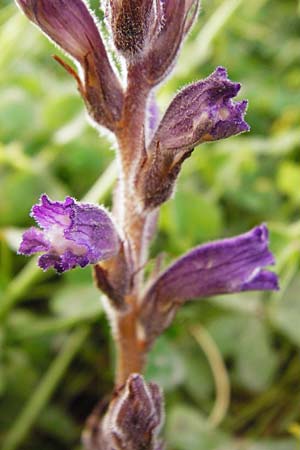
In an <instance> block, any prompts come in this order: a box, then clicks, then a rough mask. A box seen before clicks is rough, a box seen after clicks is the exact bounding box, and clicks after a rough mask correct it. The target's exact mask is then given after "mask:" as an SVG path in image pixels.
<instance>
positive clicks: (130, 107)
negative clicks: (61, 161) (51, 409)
mask: <svg viewBox="0 0 300 450" xmlns="http://www.w3.org/2000/svg"><path fill="white" fill-rule="evenodd" d="M17 3H18V5H19V7H20V8H21V9H22V10H23V12H24V13H25V14H26V15H27V17H28V18H29V19H30V20H31V21H32V22H33V23H34V24H36V25H37V26H38V27H39V28H40V29H41V30H42V31H43V32H44V33H45V34H46V35H47V36H48V37H49V38H50V39H51V40H52V41H54V42H55V43H56V44H57V45H58V46H59V47H61V48H62V49H63V50H64V51H65V52H66V53H67V54H68V55H69V56H71V57H72V58H73V59H74V60H75V62H76V65H77V67H78V72H76V71H75V70H74V69H73V68H72V67H71V66H69V65H68V64H67V63H66V62H65V61H63V60H61V59H60V58H59V57H55V58H56V60H57V61H58V62H59V63H60V64H62V66H63V67H64V68H65V69H66V70H67V71H68V72H69V73H70V75H72V76H73V77H74V78H75V80H76V82H77V85H78V90H79V93H80V94H81V96H82V98H83V100H84V103H85V105H86V108H87V111H88V114H89V116H90V118H91V119H92V121H93V122H94V123H95V124H96V125H97V126H100V127H101V128H102V129H106V130H108V131H109V132H110V133H111V134H113V135H114V136H115V139H116V142H117V149H116V157H117V160H118V163H119V177H118V182H117V186H116V188H115V193H114V197H113V208H112V212H109V211H108V210H106V209H105V208H104V207H102V206H98V205H96V204H85V203H80V202H77V201H76V200H75V199H73V198H71V197H67V198H66V199H65V200H64V201H54V200H52V199H50V198H49V197H48V196H47V195H46V194H43V195H42V196H41V198H40V202H39V203H38V204H37V205H34V206H33V208H32V211H31V216H32V217H33V219H34V220H35V221H36V223H37V225H38V227H32V228H30V229H29V230H27V231H26V232H25V233H24V235H23V239H22V243H21V246H20V249H19V252H20V253H21V254H24V255H31V254H34V253H41V256H40V257H39V260H38V264H39V266H40V267H41V269H43V270H48V269H50V268H54V269H55V270H56V271H57V272H59V273H62V272H65V271H67V270H70V269H73V268H74V267H76V266H81V267H84V266H86V265H88V264H92V265H93V271H94V278H95V281H96V284H97V286H98V288H99V289H100V290H101V291H102V293H103V294H104V295H103V296H102V298H103V301H104V303H105V309H106V311H107V316H108V319H109V321H110V322H111V325H112V327H111V329H112V332H113V337H114V340H115V344H116V349H117V364H116V374H115V390H114V392H113V394H112V396H111V399H110V402H109V403H107V404H105V405H104V406H103V407H102V408H101V410H100V411H98V412H97V414H93V415H92V416H91V417H90V419H89V420H88V423H87V427H86V430H85V432H84V433H83V443H84V446H85V448H86V449H89V450H121V449H122V450H124V449H126V450H142V449H144V450H145V449H147V450H160V449H163V448H164V445H163V443H162V442H161V440H160V439H159V437H158V434H159V431H160V429H161V426H162V422H163V398H162V393H161V391H160V389H159V387H158V386H157V385H156V384H153V383H147V382H146V381H145V380H144V379H143V377H142V375H141V373H142V372H143V368H144V365H145V362H146V355H147V353H148V352H149V351H150V350H151V346H152V345H153V343H154V342H155V340H156V339H157V338H158V337H159V336H160V335H161V334H162V332H163V331H164V330H165V329H166V328H167V327H168V326H169V325H170V324H171V322H172V320H173V318H174V316H175V314H176V311H177V310H178V308H180V307H181V306H182V305H184V303H185V302H187V301H188V300H192V299H201V298H203V297H209V296H213V295H215V294H226V293H232V292H242V291H251V290H276V289H278V281H277V277H276V275H275V274H274V273H273V272H271V271H269V270H267V269H266V267H267V266H269V265H272V264H274V258H273V256H272V254H271V253H270V251H269V249H268V230H267V227H266V226H265V225H260V226H257V227H256V228H254V229H252V230H250V231H248V232H247V233H245V234H242V235H240V236H237V237H233V238H229V239H224V240H221V241H216V242H212V243H208V244H206V245H201V246H199V247H196V248H194V249H192V250H190V251H189V252H187V253H186V254H185V255H183V256H182V257H181V258H179V259H178V260H177V261H175V262H174V263H173V264H172V265H171V266H170V267H168V268H167V269H166V270H164V271H162V272H161V273H158V274H157V273H153V274H152V275H151V276H150V277H148V279H146V277H145V274H144V267H145V264H146V262H147V260H148V250H149V245H150V242H151V240H152V238H153V236H154V234H155V231H156V226H157V219H158V214H159V208H160V206H161V205H162V204H163V203H164V202H166V201H167V200H168V199H169V198H170V197H171V196H172V194H173V192H174V186H175V183H176V179H177V176H178V175H179V172H180V168H181V165H182V163H183V162H184V160H185V159H186V158H188V157H189V156H190V155H191V153H192V152H193V150H194V148H195V147H196V146H198V145H199V144H203V143H206V142H210V141H216V140H218V139H223V138H228V137H230V136H233V135H237V134H239V133H242V132H245V131H249V126H248V125H247V123H246V122H245V120H244V114H245V111H246V108H247V101H241V102H235V101H233V98H234V97H235V96H236V95H237V93H238V92H239V90H240V84H239V83H235V82H232V81H230V80H229V79H228V77H227V72H226V69H224V68H223V67H218V68H217V69H216V70H215V71H214V72H213V73H212V74H211V75H210V76H209V77H208V78H206V79H205V80H201V81H198V82H196V83H193V84H191V85H189V86H187V87H185V88H184V89H183V90H182V91H181V92H179V93H178V94H177V95H176V96H175V98H174V99H173V101H172V102H171V104H170V105H169V107H168V108H167V111H166V112H165V114H164V116H163V117H162V118H160V116H159V111H158V107H157V104H156V101H155V88H156V87H157V86H158V84H160V83H162V82H163V81H164V80H165V78H166V77H167V76H168V75H169V73H170V72H171V70H172V69H173V67H174V65H175V61H176V58H177V55H178V52H179V50H180V47H181V44H182V43H183V41H184V39H185V37H186V35H187V33H188V32H189V30H190V28H191V26H192V25H193V22H194V21H195V19H196V17H197V13H198V10H199V1H198V0H107V1H106V3H105V5H103V6H104V7H105V11H106V21H107V26H108V30H109V32H110V34H111V37H112V39H113V44H114V50H115V51H116V52H117V53H118V55H119V57H120V58H121V59H123V61H124V62H125V65H126V76H125V77H124V79H121V76H120V75H119V73H118V72H117V70H116V67H115V65H114V63H113V61H112V59H111V57H110V54H109V52H108V50H107V48H106V45H105V42H104V38H103V36H102V35H101V33H100V30H99V27H98V25H97V22H96V20H95V18H94V16H93V14H92V13H91V11H90V10H89V8H88V6H87V4H86V3H85V2H84V1H83V0H17ZM199 213H200V212H199Z"/></svg>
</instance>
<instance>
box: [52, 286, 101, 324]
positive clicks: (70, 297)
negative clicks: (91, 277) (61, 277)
mask: <svg viewBox="0 0 300 450" xmlns="http://www.w3.org/2000/svg"><path fill="white" fill-rule="evenodd" d="M51 309H52V311H53V313H55V314H56V315H58V316H61V317H66V318H85V317H87V318H88V317H94V316H97V315H99V314H101V312H102V306H101V301H100V295H99V291H97V289H96V288H95V287H93V286H92V285H89V284H87V285H85V284H82V285H80V284H79V285H76V286H64V287H63V288H61V289H60V290H58V291H57V292H56V293H55V295H54V297H53V298H52V300H51Z"/></svg>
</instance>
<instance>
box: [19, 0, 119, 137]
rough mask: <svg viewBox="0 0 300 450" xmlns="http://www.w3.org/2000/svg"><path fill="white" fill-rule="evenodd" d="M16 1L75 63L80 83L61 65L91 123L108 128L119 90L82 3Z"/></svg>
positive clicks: (116, 109) (116, 116)
mask: <svg viewBox="0 0 300 450" xmlns="http://www.w3.org/2000/svg"><path fill="white" fill-rule="evenodd" d="M16 1H17V3H18V5H19V6H20V8H21V9H22V10H23V11H24V13H25V14H26V15H27V17H28V18H29V19H30V20H31V21H32V22H34V23H35V24H36V25H37V26H38V27H39V28H40V29H41V30H42V31H43V32H44V33H45V34H46V35H47V36H48V37H49V38H50V39H51V40H53V41H54V42H55V43H56V44H58V45H59V46H60V47H61V48H62V49H63V50H64V51H65V52H67V53H68V54H69V55H71V56H72V57H73V58H75V59H76V61H78V62H79V64H80V65H81V67H82V69H83V72H84V80H79V78H78V77H77V76H76V74H75V71H73V69H71V68H70V67H68V66H67V64H65V63H62V64H63V66H64V67H65V68H66V69H67V70H68V71H69V72H70V73H71V74H73V75H74V76H75V77H76V79H77V81H78V82H79V88H80V92H81V94H82V96H83V98H84V100H85V102H86V104H87V108H88V110H89V112H90V114H91V116H92V117H93V118H94V120H95V121H96V122H97V123H99V124H100V125H104V126H106V127H107V128H109V129H112V128H113V122H114V121H116V120H118V119H119V117H120V114H121V109H122V101H123V94H122V88H121V85H120V83H119V80H118V78H117V76H116V75H115V73H114V71H113V68H112V66H111V64H110V61H109V58H108V55H107V52H106V50H105V47H104V44H103V42H102V39H101V36H100V32H99V30H98V27H97V25H96V22H95V20H94V19H93V17H92V15H91V13H90V12H89V10H88V8H87V6H86V4H85V3H84V2H83V1H82V0H72V1H68V0H16ZM58 61H60V59H59V58H58ZM60 62H61V61H60Z"/></svg>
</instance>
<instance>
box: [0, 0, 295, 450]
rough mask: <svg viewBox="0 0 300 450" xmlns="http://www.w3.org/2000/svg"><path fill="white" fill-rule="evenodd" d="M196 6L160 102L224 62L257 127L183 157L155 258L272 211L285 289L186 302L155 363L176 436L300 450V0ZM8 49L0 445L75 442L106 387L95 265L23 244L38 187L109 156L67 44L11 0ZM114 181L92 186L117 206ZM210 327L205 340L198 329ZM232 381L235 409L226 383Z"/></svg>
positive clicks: (3, 101) (196, 449) (6, 8)
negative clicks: (63, 269)
mask: <svg viewBox="0 0 300 450" xmlns="http://www.w3.org/2000/svg"><path fill="white" fill-rule="evenodd" d="M91 3H92V6H94V7H95V6H96V5H97V3H98V2H97V1H95V2H91ZM202 4H203V6H202V13H201V16H200V18H199V20H198V22H197V24H196V26H195V28H194V29H193V31H192V33H191V35H190V37H189V40H188V42H187V43H186V45H185V47H184V49H183V52H182V55H181V57H180V60H179V64H178V67H177V70H176V71H175V73H174V75H173V77H172V78H171V79H170V80H169V81H168V82H167V84H166V85H165V86H164V87H162V88H161V90H160V91H159V93H158V99H159V103H160V106H161V108H162V110H163V109H164V108H165V107H166V106H167V104H168V102H169V101H170V99H171V98H172V96H173V95H174V93H175V92H176V90H177V89H179V88H180V87H182V86H183V85H184V84H185V83H188V82H191V81H193V80H196V79H199V78H202V77H205V76H207V75H208V74H209V73H210V72H211V71H213V69H214V68H215V67H216V66H217V65H224V66H226V67H228V69H229V75H230V77H231V79H233V80H238V81H241V83H242V84H243V89H242V93H241V97H246V98H248V99H249V111H248V115H247V119H248V121H249V123H250V124H251V127H252V131H251V133H250V134H248V135H246V136H241V137H236V138H231V139H229V140H227V141H224V142H219V143H215V144H210V145H205V146H202V147H200V148H199V149H197V150H196V151H195V152H194V154H193V156H192V158H191V159H190V160H188V161H187V162H186V163H185V167H184V170H183V173H182V175H181V177H180V182H179V184H178V187H177V194H176V196H175V197H174V199H173V200H172V201H170V202H169V203H168V204H167V205H165V206H164V207H163V209H162V214H161V219H160V230H159V236H158V238H157V239H156V241H155V242H154V244H153V249H152V256H154V255H156V254H157V253H159V252H165V254H166V260H171V259H172V258H174V256H176V255H179V254H180V253H182V252H184V251H186V250H187V249H188V248H190V247H192V246H193V245H196V244H199V243H201V242H204V241H206V240H210V239H215V238H220V237H223V236H229V235H233V234H235V233H239V232H243V231H246V230H247V229H249V228H250V227H252V226H253V225H255V224H258V223H260V222H262V221H267V222H268V224H269V226H270V229H271V246H272V249H273V251H274V252H275V254H276V256H277V266H276V270H278V272H279V273H280V277H281V287H282V288H281V291H280V293H278V294H277V293H276V294H256V293H250V294H246V295H238V296H234V295H233V296H228V297H227V298H224V297H223V298H215V299H210V300H209V301H202V302H201V303H197V302H194V303H190V304H189V305H187V306H186V307H185V308H184V309H183V310H182V311H181V312H180V314H178V316H177V318H176V321H175V324H174V325H173V326H172V327H171V328H170V329H169V330H168V332H167V333H166V335H165V336H164V337H162V338H161V339H160V340H159V341H158V342H157V345H156V346H155V348H154V350H153V353H152V355H151V356H150V358H149V364H148V368H147V376H148V377H149V379H153V380H156V381H158V382H159V383H160V384H161V385H162V386H163V387H164V388H165V391H166V408H167V424H166V427H165V435H166V437H167V439H168V442H169V447H168V448H169V449H170V450H229V449H230V450H296V449H297V448H300V431H299V430H300V426H299V423H300V407H299V405H300V389H299V380H300V376H299V375H300V358H299V352H300V326H299V324H300V295H299V292H300V275H299V250H300V222H299V211H300V191H299V186H300V125H299V124H300V3H299V2H297V1H296V0H252V1H251V2H248V1H243V0H210V1H209V0H203V2H202ZM100 19H101V17H100ZM0 48H1V52H0V192H1V201H0V227H1V228H0V238H1V240H0V258H1V268H0V294H1V296H2V297H1V301H0V319H1V329H0V348H1V353H0V396H1V397H0V402H1V403H0V404H1V407H0V440H1V441H2V442H3V443H2V448H3V450H14V449H16V448H20V449H22V450H29V449H30V450H40V449H41V448H42V449H43V450H53V449H56V450H67V449H68V450H70V449H72V450H79V448H80V445H79V439H80V431H81V429H82V427H83V424H84V421H85V419H86V417H87V416H88V414H89V413H90V412H91V410H92V408H93V407H94V406H95V404H96V402H97V401H98V400H99V399H101V398H102V397H104V396H105V395H106V394H107V393H108V392H109V391H110V390H111V388H112V361H113V357H112V353H113V351H112V346H111V341H110V337H109V329H108V325H107V322H106V320H105V317H104V315H103V314H102V309H101V307H100V304H99V302H98V297H99V294H98V293H97V291H96V289H95V288H93V286H92V283H91V273H90V269H85V270H74V271H72V272H71V273H68V274H66V275H64V276H63V277H58V276H55V275H54V274H53V273H50V274H46V275H45V274H43V273H41V272H39V271H37V270H36V269H35V263H34V261H33V262H29V261H28V260H26V258H23V257H20V256H16V253H15V248H16V246H17V242H18V240H19V237H20V233H21V231H22V228H25V227H26V226H28V225H30V224H31V223H32V221H31V219H30V218H29V216H28V212H29V210H30V207H31V205H32V204H33V203H34V202H36V201H37V199H38V197H39V195H40V194H41V193H42V192H47V193H48V194H49V195H50V196H52V197H55V198H57V199H62V198H63V197H64V195H65V194H66V193H67V194H70V195H73V196H75V197H76V198H82V197H83V196H84V195H85V194H86V192H87V191H89V189H90V188H91V187H92V186H93V184H94V183H95V182H96V181H97V179H98V178H99V176H100V174H101V173H102V172H103V171H104V170H105V169H106V167H107V166H108V164H109V163H110V161H112V159H113V156H114V154H113V151H112V150H111V144H110V142H109V141H108V140H107V139H105V138H104V137H102V136H101V137H100V138H99V136H98V132H97V131H95V129H93V128H92V127H91V126H90V125H89V124H88V122H87V121H86V117H85V114H84V110H83V105H82V102H81V100H80V98H79V96H78V94H77V92H76V88H75V86H74V82H73V80H71V79H70V78H68V76H67V75H66V74H65V73H64V72H63V71H62V69H61V68H60V67H59V66H57V64H56V63H55V61H53V60H52V59H51V54H53V52H55V53H57V52H58V50H57V49H54V47H53V45H52V44H50V43H49V42H48V41H47V40H46V38H44V37H43V36H42V35H41V34H40V33H39V32H38V30H36V29H35V28H34V27H32V25H30V24H29V23H28V21H27V20H26V19H25V18H24V17H23V16H22V15H21V14H20V13H19V11H18V10H17V8H16V7H15V5H14V4H13V2H12V1H10V0H0ZM108 178H111V177H110V176H108ZM97 186H98V185H97ZM97 186H96V187H97ZM105 186H106V187H105V188H103V185H102V184H101V183H100V187H101V189H100V191H99V192H97V189H98V187H97V189H96V195H97V196H98V198H99V199H101V201H103V202H105V203H107V204H109V202H110V190H109V184H108V185H107V184H106V185H105ZM93 195H95V191H93ZM98 198H97V199H98ZM200 326H201V327H202V329H204V330H205V333H206V334H207V335H208V336H209V342H210V345H209V346H207V345H206V344H207V343H206V341H203V342H202V341H201V339H200V340H197V341H196V340H195V338H194V335H193V334H192V331H191V330H195V329H196V330H197V327H200ZM216 358H217V361H219V364H222V371H219V370H215V364H214V363H216V362H217V361H215V359H216ZM216 367H217V366H216ZM226 380H227V381H229V382H230V385H231V401H230V405H229V408H228V410H227V405H226V404H222V388H221V390H219V391H218V390H216V386H217V385H218V384H219V386H221V387H222V386H223V389H225V387H224V386H226ZM223 394H224V392H223ZM213 409H214V410H217V411H218V412H219V419H218V423H216V422H213V420H212V410H213Z"/></svg>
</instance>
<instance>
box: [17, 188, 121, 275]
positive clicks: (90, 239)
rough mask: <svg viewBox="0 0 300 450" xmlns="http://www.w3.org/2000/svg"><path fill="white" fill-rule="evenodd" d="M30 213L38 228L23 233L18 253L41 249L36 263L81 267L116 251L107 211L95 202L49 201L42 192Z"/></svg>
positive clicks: (45, 266)
mask: <svg viewBox="0 0 300 450" xmlns="http://www.w3.org/2000/svg"><path fill="white" fill-rule="evenodd" d="M30 215H31V216H32V217H33V218H34V219H35V221H36V222H37V224H38V225H39V227H40V228H41V230H40V229H38V228H36V227H31V228H30V229H29V230H27V231H26V232H25V233H24V234H23V239H22V242H21V245H20V248H19V253H20V254H24V255H32V254H34V253H39V252H44V254H43V255H41V256H40V257H39V260H38V264H39V266H40V267H41V268H42V269H43V270H47V269H49V268H50V267H54V269H55V270H56V271H57V272H64V271H66V270H69V269H73V268H74V267H76V266H80V267H85V266H86V265H87V264H95V263H97V262H98V261H100V260H105V259H109V258H111V257H113V256H114V255H116V254H117V252H118V250H119V247H120V238H119V236H118V233H117V231H116V229H115V226H114V224H113V222H112V219H111V217H110V215H109V214H108V212H107V211H106V210H105V209H104V208H102V207H99V206H97V205H91V204H86V203H85V204H84V203H78V202H76V200H75V199H74V198H72V197H66V199H65V200H64V201H63V202H53V201H51V200H50V199H49V197H48V196H47V195H46V194H43V195H42V196H41V199H40V203H39V204H37V205H34V206H33V207H32V210H31V213H30Z"/></svg>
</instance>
